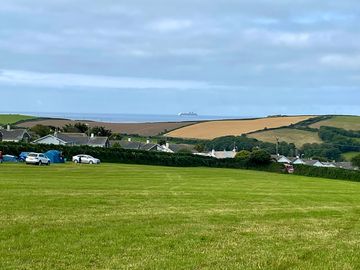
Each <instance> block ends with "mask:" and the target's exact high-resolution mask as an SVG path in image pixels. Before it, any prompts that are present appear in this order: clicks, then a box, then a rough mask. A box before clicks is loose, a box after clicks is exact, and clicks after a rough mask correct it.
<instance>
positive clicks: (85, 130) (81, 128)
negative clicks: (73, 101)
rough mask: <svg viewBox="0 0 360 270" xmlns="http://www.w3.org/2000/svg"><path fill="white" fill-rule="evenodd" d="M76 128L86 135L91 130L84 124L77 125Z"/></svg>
mask: <svg viewBox="0 0 360 270" xmlns="http://www.w3.org/2000/svg"><path fill="white" fill-rule="evenodd" d="M74 127H75V128H77V130H78V131H79V132H80V133H86V132H87V131H88V130H89V127H88V125H87V124H84V123H76V124H75V125H74Z"/></svg>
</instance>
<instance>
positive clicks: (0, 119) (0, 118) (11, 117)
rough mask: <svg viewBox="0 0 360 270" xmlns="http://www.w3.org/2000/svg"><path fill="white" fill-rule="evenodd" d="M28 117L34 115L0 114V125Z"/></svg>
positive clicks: (30, 117) (13, 122)
mask: <svg viewBox="0 0 360 270" xmlns="http://www.w3.org/2000/svg"><path fill="white" fill-rule="evenodd" d="M30 119H35V117H33V116H29V115H21V114H0V125H6V124H15V123H17V122H19V121H23V120H30Z"/></svg>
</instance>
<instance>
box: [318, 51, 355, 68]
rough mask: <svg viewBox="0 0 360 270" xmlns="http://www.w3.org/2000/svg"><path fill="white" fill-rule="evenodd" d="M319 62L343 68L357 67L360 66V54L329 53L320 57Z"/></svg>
mask: <svg viewBox="0 0 360 270" xmlns="http://www.w3.org/2000/svg"><path fill="white" fill-rule="evenodd" d="M320 63H321V64H323V65H325V66H328V67H333V68H345V69H359V68H360V54H356V55H344V54H329V55H325V56H322V57H321V58H320Z"/></svg>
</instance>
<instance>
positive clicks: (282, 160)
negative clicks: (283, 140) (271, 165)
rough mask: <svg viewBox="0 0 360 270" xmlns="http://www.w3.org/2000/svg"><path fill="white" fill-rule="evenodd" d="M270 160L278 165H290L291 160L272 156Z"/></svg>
mask: <svg viewBox="0 0 360 270" xmlns="http://www.w3.org/2000/svg"><path fill="white" fill-rule="evenodd" d="M271 158H272V159H273V160H275V161H276V162H278V163H285V164H291V160H290V159H289V158H287V157H285V156H281V155H272V156H271Z"/></svg>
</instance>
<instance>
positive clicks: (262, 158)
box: [249, 150, 271, 165]
mask: <svg viewBox="0 0 360 270" xmlns="http://www.w3.org/2000/svg"><path fill="white" fill-rule="evenodd" d="M249 163H250V164H253V165H267V164H270V163H271V156H270V154H269V153H268V152H266V151H264V150H255V151H252V152H251V153H250V157H249Z"/></svg>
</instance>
